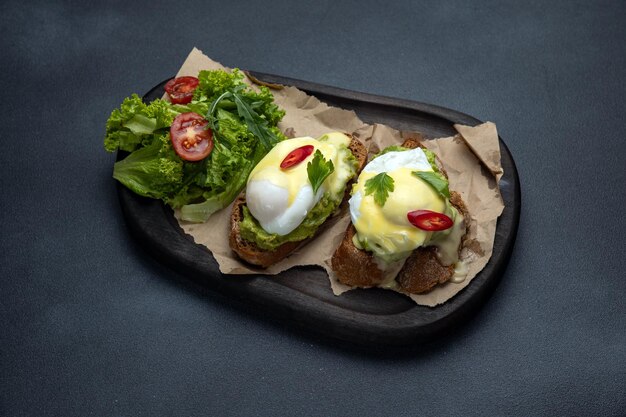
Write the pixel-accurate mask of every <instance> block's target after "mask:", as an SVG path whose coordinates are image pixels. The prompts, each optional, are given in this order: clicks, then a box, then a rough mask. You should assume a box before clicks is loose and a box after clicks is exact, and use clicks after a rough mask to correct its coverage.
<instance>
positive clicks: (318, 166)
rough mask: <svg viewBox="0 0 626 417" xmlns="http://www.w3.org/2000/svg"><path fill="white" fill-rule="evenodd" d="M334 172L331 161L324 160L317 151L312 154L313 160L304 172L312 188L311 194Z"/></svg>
mask: <svg viewBox="0 0 626 417" xmlns="http://www.w3.org/2000/svg"><path fill="white" fill-rule="evenodd" d="M333 171H335V165H333V161H330V160H328V161H327V160H326V159H324V156H323V155H322V153H321V152H320V151H319V149H318V150H316V151H315V153H314V154H313V160H311V162H309V163H308V164H307V166H306V172H307V174H308V175H309V182H310V183H311V186H312V187H313V194H316V193H317V190H318V189H319V188H320V187H321V185H322V183H323V182H324V180H325V179H326V178H328V176H329V175H330V174H332V173H333Z"/></svg>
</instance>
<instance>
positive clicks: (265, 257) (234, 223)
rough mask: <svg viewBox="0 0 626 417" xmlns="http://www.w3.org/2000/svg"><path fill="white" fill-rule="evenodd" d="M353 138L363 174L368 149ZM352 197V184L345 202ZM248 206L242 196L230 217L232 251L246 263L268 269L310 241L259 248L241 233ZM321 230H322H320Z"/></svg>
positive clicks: (352, 142)
mask: <svg viewBox="0 0 626 417" xmlns="http://www.w3.org/2000/svg"><path fill="white" fill-rule="evenodd" d="M348 136H350V137H351V141H350V144H349V145H348V148H349V149H350V151H351V152H352V154H353V155H354V156H355V158H356V160H357V161H358V164H359V165H358V168H357V174H356V176H355V179H356V177H357V176H358V174H359V172H361V169H363V166H364V165H365V162H366V161H367V149H366V148H365V146H364V145H363V143H361V141H359V140H358V139H356V138H355V137H352V136H351V135H348ZM349 195H350V184H348V185H347V186H346V193H345V195H344V200H345V199H346V198H347V197H349ZM245 204H246V197H245V194H242V195H240V196H239V197H238V198H237V199H236V200H235V202H234V204H233V211H232V214H231V217H230V238H229V243H230V247H231V249H232V250H233V251H234V252H235V253H236V254H237V255H238V256H239V257H240V258H241V259H243V260H244V261H246V262H248V263H250V264H253V265H257V266H260V267H262V268H267V267H269V266H270V265H273V264H275V263H277V262H279V261H280V260H282V259H284V258H286V257H287V256H289V254H291V253H292V252H293V251H295V250H296V249H297V248H298V247H300V246H301V245H303V244H305V243H306V242H308V241H309V240H311V239H312V238H309V239H305V240H303V241H300V242H287V243H284V244H282V245H281V246H279V247H278V248H276V250H273V251H268V250H265V249H262V248H260V247H258V246H257V245H256V244H255V243H254V242H249V241H247V240H245V239H243V238H242V237H241V232H240V229H239V224H240V223H241V221H242V220H243V206H245ZM320 229H321V228H320Z"/></svg>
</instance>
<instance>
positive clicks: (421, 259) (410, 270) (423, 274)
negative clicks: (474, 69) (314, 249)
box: [331, 138, 468, 294]
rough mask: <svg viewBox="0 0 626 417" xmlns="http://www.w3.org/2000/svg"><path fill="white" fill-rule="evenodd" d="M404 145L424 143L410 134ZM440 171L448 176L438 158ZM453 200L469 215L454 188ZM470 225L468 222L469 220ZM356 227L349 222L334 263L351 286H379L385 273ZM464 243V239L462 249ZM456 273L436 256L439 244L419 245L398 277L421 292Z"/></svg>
mask: <svg viewBox="0 0 626 417" xmlns="http://www.w3.org/2000/svg"><path fill="white" fill-rule="evenodd" d="M402 146H403V147H405V148H410V149H413V148H417V147H423V145H422V144H421V142H420V141H419V140H418V139H416V138H409V139H406V140H405V141H404V143H403V144H402ZM437 162H438V165H439V168H440V170H441V172H442V173H443V174H444V175H445V176H446V177H447V174H446V172H445V170H444V169H443V166H442V165H441V161H437ZM450 196H451V197H450V203H451V204H452V205H453V206H454V207H456V208H457V210H459V212H460V213H461V214H462V215H463V217H464V218H467V215H468V213H467V208H466V207H465V204H464V203H463V200H462V199H461V196H460V195H459V194H458V193H456V192H454V191H452V192H451V193H450ZM466 227H467V222H466ZM355 233H356V229H355V228H354V226H353V225H352V223H351V224H350V225H349V226H348V229H347V230H346V234H345V235H344V238H343V241H342V242H341V244H340V245H339V247H338V248H337V250H336V251H335V253H334V254H333V257H332V260H331V265H332V269H333V271H334V272H335V274H336V275H337V278H338V279H339V281H340V282H342V283H344V284H346V285H349V286H351V287H360V288H370V287H376V286H378V285H380V284H382V283H383V281H385V274H384V273H383V271H381V270H380V269H379V268H378V264H377V262H376V260H375V258H374V256H373V255H372V254H371V253H370V252H367V251H364V250H360V249H358V248H356V247H355V246H354V244H353V242H352V238H353V236H354V235H355ZM462 246H463V241H462V242H461V245H460V247H459V251H460V250H461V248H462ZM453 275H454V267H453V266H444V265H442V264H441V263H440V261H439V257H438V256H437V248H435V247H420V248H417V249H416V250H414V251H413V253H412V254H411V256H409V258H408V259H407V260H406V262H405V264H404V266H403V267H402V269H401V270H400V272H399V273H398V275H397V276H396V281H397V283H398V285H399V287H400V290H401V291H403V292H407V293H411V294H418V293H423V292H427V291H429V290H431V289H432V288H433V287H434V286H435V285H437V284H441V283H444V282H446V281H448V280H449V279H450V278H452V276H453Z"/></svg>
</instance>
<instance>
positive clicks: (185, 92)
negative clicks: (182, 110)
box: [165, 76, 200, 104]
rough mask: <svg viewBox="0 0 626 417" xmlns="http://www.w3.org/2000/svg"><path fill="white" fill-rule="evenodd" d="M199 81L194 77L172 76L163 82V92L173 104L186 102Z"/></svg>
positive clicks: (189, 99)
mask: <svg viewBox="0 0 626 417" xmlns="http://www.w3.org/2000/svg"><path fill="white" fill-rule="evenodd" d="M199 83H200V81H199V80H198V79H197V78H196V77H188V76H185V77H178V78H172V79H171V80H169V81H168V82H167V83H166V84H165V92H166V93H167V95H168V96H169V97H170V101H171V102H172V103H174V104H187V103H190V102H191V99H192V98H193V92H194V90H195V89H196V87H198V84H199Z"/></svg>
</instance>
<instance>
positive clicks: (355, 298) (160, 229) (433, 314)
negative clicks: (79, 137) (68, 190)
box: [118, 72, 521, 345]
mask: <svg viewBox="0 0 626 417" xmlns="http://www.w3.org/2000/svg"><path fill="white" fill-rule="evenodd" d="M250 74H251V75H253V76H254V77H256V78H257V79H258V80H262V81H264V82H268V83H277V84H283V85H292V86H295V87H297V88H299V89H301V90H303V91H305V92H306V93H308V94H310V95H314V96H316V97H317V98H319V99H320V100H322V101H324V102H326V103H328V104H329V105H332V106H336V107H341V108H344V109H350V110H354V111H355V112H356V113H357V115H358V116H359V117H360V118H361V120H363V121H364V122H366V123H382V124H386V125H388V126H391V127H393V128H396V129H399V130H409V131H417V132H421V133H422V134H424V135H425V136H426V137H427V138H428V137H430V138H435V137H444V136H451V135H454V134H456V131H455V130H454V128H453V124H454V123H461V124H465V125H471V126H475V125H477V124H480V123H481V122H480V121H479V120H477V119H475V118H474V117H471V116H468V115H466V114H463V113H459V112H457V111H454V110H449V109H446V108H442V107H438V106H433V105H430V104H424V103H418V102H415V101H409V100H401V99H395V98H389V97H381V96H376V95H371V94H365V93H360V92H354V91H349V90H344V89H340V88H335V87H329V86H325V85H320V84H315V83H311V82H306V81H302V80H296V79H291V78H285V77H281V76H276V75H269V74H262V73H256V72H251V73H250ZM165 82H166V81H164V82H162V83H160V84H159V85H157V86H155V87H154V88H153V89H152V90H150V91H149V92H148V93H146V95H145V96H144V100H145V101H151V100H153V99H155V98H157V97H161V96H162V94H163V86H164V84H165ZM500 149H501V153H502V166H503V168H504V176H503V177H502V179H501V181H500V190H501V193H502V197H503V199H504V203H505V208H504V211H503V213H502V215H501V217H500V218H499V220H498V225H497V230H496V238H495V244H494V249H493V256H492V257H491V260H490V261H489V263H488V264H487V266H486V267H485V268H484V269H483V270H482V271H481V272H480V273H479V274H478V275H477V276H476V277H475V278H474V279H473V280H472V282H471V283H470V285H468V286H467V287H466V288H465V289H463V290H462V291H461V292H460V293H459V294H457V295H456V296H455V297H453V298H452V299H450V300H449V301H447V302H446V303H444V304H442V305H439V306H437V307H434V308H431V307H424V306H418V305H416V304H415V303H414V302H413V301H411V300H410V299H409V298H408V297H405V296H403V295H400V294H397V293H395V292H392V291H385V290H381V289H368V290H361V289H359V290H352V291H349V292H347V293H344V294H342V295H340V296H335V295H334V294H333V293H332V291H331V289H330V283H329V280H328V277H327V275H326V272H325V271H324V270H323V269H321V268H317V267H297V268H293V269H291V270H288V271H285V272H283V273H281V274H279V275H277V276H263V275H258V276H249V275H246V276H237V275H223V274H221V273H220V272H219V268H218V265H217V263H216V261H215V259H214V258H213V256H211V254H210V252H209V251H208V250H207V248H206V247H204V246H201V245H198V244H196V243H194V242H193V239H192V238H191V237H190V236H188V235H186V234H185V233H184V232H183V231H182V229H181V228H180V227H179V225H178V223H177V221H176V219H175V218H174V216H173V213H172V211H171V209H170V208H168V207H167V206H165V205H164V204H162V203H161V202H160V201H158V200H152V199H148V198H143V197H140V196H138V195H136V194H134V193H133V192H131V191H130V190H128V189H127V188H125V187H124V186H122V185H121V184H119V183H118V192H119V198H120V203H121V206H122V210H123V213H124V216H125V219H126V222H127V224H128V226H129V228H130V230H131V232H132V234H133V235H134V236H135V237H136V238H137V239H139V241H140V242H141V244H142V246H143V247H144V248H146V249H147V250H148V251H149V252H150V253H151V254H152V255H153V256H154V257H155V258H156V259H158V260H159V261H161V262H164V263H165V264H166V265H168V266H169V267H171V268H173V269H174V270H176V271H178V272H180V273H182V274H184V275H185V276H188V277H190V278H192V279H194V280H195V281H197V282H200V283H201V284H202V285H204V286H207V287H209V288H211V289H213V290H215V291H218V292H220V293H222V294H225V295H227V296H228V297H229V298H230V299H232V300H233V301H235V303H234V304H239V302H244V303H245V305H246V308H247V309H248V308H249V307H252V308H253V309H258V311H261V312H262V314H263V315H264V316H268V315H269V316H270V317H272V318H273V319H275V320H280V321H282V322H287V323H289V324H291V325H294V326H296V327H298V328H302V329H304V330H305V331H307V332H312V333H316V334H322V335H324V336H329V337H331V338H336V339H341V340H343V341H347V342H349V343H354V344H358V345H408V344H417V343H423V342H426V341H430V340H433V339H434V338H437V337H440V336H442V335H444V334H445V333H446V332H448V331H450V330H451V329H453V328H454V327H456V326H458V325H460V324H461V323H463V322H465V321H466V320H468V318H469V317H471V315H472V314H473V313H474V312H475V311H476V310H477V309H478V308H479V307H480V306H481V305H482V304H483V303H484V302H485V301H486V300H487V299H488V297H489V296H490V294H491V293H492V291H493V289H494V288H495V286H496V284H497V283H498V282H499V280H500V278H501V276H502V275H503V274H504V271H505V268H506V265H507V263H508V260H509V257H510V255H511V252H512V249H513V245H514V243H515V237H516V234H517V227H518V222H519V215H520V207H521V194H520V184H519V178H518V175H517V170H516V168H515V163H514V161H513V158H512V156H511V154H510V152H509V150H508V148H507V147H506V145H505V144H504V142H503V141H502V138H500ZM118 157H122V156H121V155H118ZM309 244H312V245H315V241H312V242H311V243H309ZM239 305H241V304H239Z"/></svg>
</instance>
